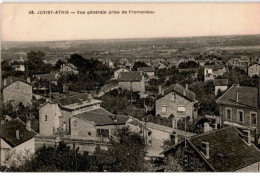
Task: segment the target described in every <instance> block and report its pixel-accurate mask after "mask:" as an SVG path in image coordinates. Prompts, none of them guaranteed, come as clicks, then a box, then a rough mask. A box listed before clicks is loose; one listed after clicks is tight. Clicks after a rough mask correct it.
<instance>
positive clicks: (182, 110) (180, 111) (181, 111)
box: [177, 106, 186, 113]
mask: <svg viewBox="0 0 260 176" xmlns="http://www.w3.org/2000/svg"><path fill="white" fill-rule="evenodd" d="M177 112H178V113H185V112H186V107H185V106H178V108H177Z"/></svg>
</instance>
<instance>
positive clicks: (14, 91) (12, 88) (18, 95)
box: [3, 77, 32, 106]
mask: <svg viewBox="0 0 260 176" xmlns="http://www.w3.org/2000/svg"><path fill="white" fill-rule="evenodd" d="M31 101H32V86H31V84H30V83H29V82H27V81H25V80H22V79H19V78H15V77H9V78H7V80H4V88H3V102H4V103H8V102H10V103H12V104H13V105H14V106H16V105H18V104H19V103H22V104H23V105H29V104H31Z"/></svg>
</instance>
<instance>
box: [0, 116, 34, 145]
mask: <svg viewBox="0 0 260 176" xmlns="http://www.w3.org/2000/svg"><path fill="white" fill-rule="evenodd" d="M16 130H19V134H20V135H19V136H20V139H17V138H16ZM0 132H1V133H0V137H1V138H2V139H3V140H4V141H5V142H6V143H7V144H9V145H10V146H11V147H16V146H18V145H20V144H22V143H24V142H26V141H28V140H30V139H32V138H33V137H34V136H35V135H36V133H35V132H34V131H33V130H31V131H29V130H28V129H27V128H26V125H25V123H24V122H22V121H21V120H20V119H18V118H17V119H13V120H10V121H9V122H6V123H4V124H2V125H1V131H0Z"/></svg>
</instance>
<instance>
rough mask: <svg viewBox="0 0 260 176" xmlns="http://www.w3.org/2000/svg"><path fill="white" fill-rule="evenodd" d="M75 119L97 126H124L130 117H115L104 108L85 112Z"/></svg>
mask: <svg viewBox="0 0 260 176" xmlns="http://www.w3.org/2000/svg"><path fill="white" fill-rule="evenodd" d="M74 117H77V118H80V119H83V120H86V121H89V122H92V123H93V124H94V125H95V126H105V125H124V124H125V123H126V122H127V120H128V119H129V118H130V116H124V115H115V114H112V113H110V112H108V111H107V110H105V109H103V108H98V109H94V110H91V111H87V112H83V113H80V114H77V115H74Z"/></svg>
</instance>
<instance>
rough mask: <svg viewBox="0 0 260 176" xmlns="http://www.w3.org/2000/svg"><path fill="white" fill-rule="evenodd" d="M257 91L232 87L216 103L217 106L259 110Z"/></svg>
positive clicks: (259, 96)
mask: <svg viewBox="0 0 260 176" xmlns="http://www.w3.org/2000/svg"><path fill="white" fill-rule="evenodd" d="M259 99H260V95H259V90H258V88H256V87H244V86H239V85H233V86H232V87H231V88H229V89H228V90H227V91H226V92H225V93H224V94H223V95H222V96H221V97H219V99H218V100H217V101H216V102H217V103H218V104H225V105H230V106H239V107H245V108H257V109H258V108H259V107H260V106H259V104H258V103H259V102H258V101H259Z"/></svg>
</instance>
